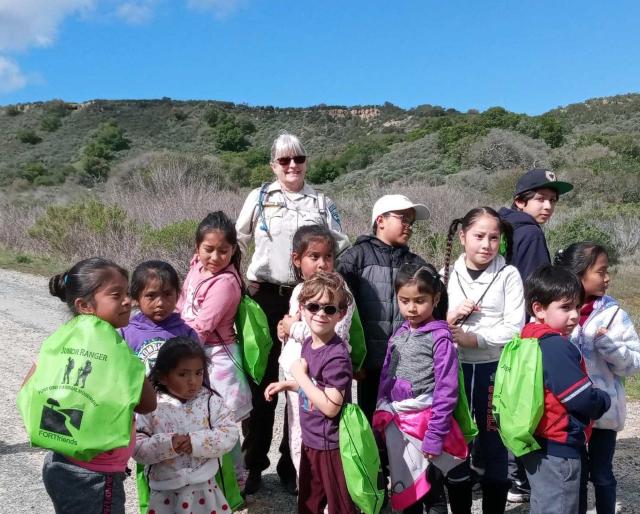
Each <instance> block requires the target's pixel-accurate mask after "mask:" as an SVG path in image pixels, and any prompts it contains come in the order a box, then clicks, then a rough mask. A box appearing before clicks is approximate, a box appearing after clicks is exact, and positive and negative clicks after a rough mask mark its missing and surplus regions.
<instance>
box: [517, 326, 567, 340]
mask: <svg viewBox="0 0 640 514" xmlns="http://www.w3.org/2000/svg"><path fill="white" fill-rule="evenodd" d="M551 334H557V335H562V333H561V332H560V331H559V330H556V329H555V328H551V327H550V326H549V325H547V324H546V323H527V324H526V325H525V326H524V327H523V328H522V333H521V337H535V338H536V339H540V338H541V337H544V336H548V335H551Z"/></svg>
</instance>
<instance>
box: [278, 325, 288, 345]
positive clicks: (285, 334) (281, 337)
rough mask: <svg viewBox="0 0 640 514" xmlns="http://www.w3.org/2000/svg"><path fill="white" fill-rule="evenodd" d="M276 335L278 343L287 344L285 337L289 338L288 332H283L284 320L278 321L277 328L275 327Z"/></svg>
mask: <svg viewBox="0 0 640 514" xmlns="http://www.w3.org/2000/svg"><path fill="white" fill-rule="evenodd" d="M276 330H277V335H278V339H279V340H280V341H282V342H283V343H286V342H287V337H289V332H285V331H284V320H283V319H281V320H280V321H278V326H277V329H276Z"/></svg>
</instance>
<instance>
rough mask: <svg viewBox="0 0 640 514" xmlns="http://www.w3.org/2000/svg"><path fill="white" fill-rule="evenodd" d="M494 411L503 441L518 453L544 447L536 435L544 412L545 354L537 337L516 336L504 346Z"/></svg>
mask: <svg viewBox="0 0 640 514" xmlns="http://www.w3.org/2000/svg"><path fill="white" fill-rule="evenodd" d="M492 411H493V417H494V418H495V420H496V424H497V425H498V431H499V433H500V437H501V438H502V442H503V443H504V445H505V446H506V447H507V448H509V450H511V452H512V453H513V454H514V455H515V456H516V457H521V456H522V455H525V454H527V453H530V452H532V451H535V450H538V449H539V448H540V445H539V444H538V442H537V441H536V439H535V438H534V437H533V434H534V432H535V430H536V428H537V426H538V423H539V422H540V418H542V414H543V412H544V382H543V376H542V354H541V352H540V346H539V344H538V340H537V339H535V338H529V339H521V338H520V337H518V336H516V337H514V338H513V339H512V340H511V341H509V342H508V343H507V345H506V346H505V347H504V349H503V350H502V355H501V356H500V361H499V362H498V369H497V371H496V378H495V383H494V388H493V406H492Z"/></svg>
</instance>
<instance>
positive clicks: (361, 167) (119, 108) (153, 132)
mask: <svg viewBox="0 0 640 514" xmlns="http://www.w3.org/2000/svg"><path fill="white" fill-rule="evenodd" d="M282 130H287V131H289V132H292V133H294V134H297V135H299V136H301V137H302V139H303V141H304V142H305V144H306V145H307V147H308V151H309V153H310V155H311V161H310V169H309V178H310V179H311V180H312V181H313V182H316V183H325V182H335V187H338V188H341V189H342V188H347V189H348V188H350V187H360V185H361V183H362V181H366V183H371V182H373V183H375V184H378V185H384V184H389V183H393V182H401V183H409V182H412V181H415V180H421V181H426V183H428V184H432V185H436V184H443V183H444V182H445V181H448V180H451V176H452V175H458V174H459V175H460V177H464V176H465V175H468V174H472V175H473V176H475V177H476V179H477V181H478V182H479V183H480V184H481V185H484V187H488V188H498V190H500V188H501V187H503V184H502V183H501V180H497V179H496V180H494V179H493V178H492V177H493V176H494V175H496V172H503V171H505V170H511V171H518V170H522V169H525V168H528V167H531V166H533V165H544V166H551V167H553V168H554V169H556V171H558V172H559V173H560V174H562V175H564V174H565V173H566V176H570V177H571V178H572V179H573V180H575V181H577V182H579V183H580V184H581V185H582V186H584V187H582V188H581V191H583V192H588V193H589V195H593V194H600V192H601V191H603V190H606V191H608V194H610V195H612V196H615V197H616V198H618V197H620V199H621V200H623V201H627V202H630V201H638V200H640V186H639V185H638V182H640V181H638V180H637V179H638V176H637V174H638V172H639V170H640V95H624V96H617V97H611V98H603V99H593V100H588V101H586V102H584V103H581V104H575V105H570V106H567V107H564V108H558V109H554V110H552V111H550V112H548V113H546V114H544V115H542V116H527V115H523V114H517V113H512V112H509V111H507V110H505V109H503V108H501V107H494V108H491V109H488V110H486V111H484V112H477V111H473V110H472V111H469V112H467V113H460V112H458V111H456V110H454V109H445V108H443V107H438V106H431V105H422V106H418V107H416V108H413V109H408V110H405V109H401V108H399V107H396V106H394V105H392V104H388V103H387V104H385V105H382V106H355V107H342V106H325V105H319V106H315V107H310V108H297V109H293V108H291V109H289V108H274V107H249V106H246V105H236V104H231V103H224V102H211V101H186V102H180V101H173V100H171V99H162V100H136V101H134V100H131V101H129V100H119V101H105V100H95V101H91V102H87V103H84V104H72V103H67V102H64V101H61V100H55V101H51V102H43V103H33V104H20V105H10V106H5V107H3V108H0V133H2V134H3V137H2V139H0V187H3V188H5V190H10V191H20V190H30V189H33V188H35V187H38V186H55V185H60V184H66V185H67V186H71V185H76V186H77V187H78V188H79V189H81V188H82V187H94V186H96V185H99V184H100V183H103V182H105V181H107V180H109V178H111V179H112V180H119V179H120V176H121V175H122V174H124V175H126V174H127V171H128V170H130V168H131V166H129V163H130V162H136V160H139V159H138V158H139V157H140V156H143V155H145V154H148V152H156V151H169V152H172V153H173V154H175V155H178V156H179V155H186V156H189V158H192V159H203V158H204V159H209V160H210V161H211V162H214V161H215V165H214V167H215V169H216V171H215V173H216V174H221V175H225V176H226V177H227V180H228V183H229V185H235V186H238V187H243V186H253V185H256V184H259V183H260V182H262V181H263V180H265V178H268V177H269V176H270V171H269V169H268V166H267V163H268V150H269V145H270V143H271V141H272V140H273V138H274V137H275V136H276V135H277V134H278V133H279V132H280V131H282ZM456 180H464V179H462V178H456Z"/></svg>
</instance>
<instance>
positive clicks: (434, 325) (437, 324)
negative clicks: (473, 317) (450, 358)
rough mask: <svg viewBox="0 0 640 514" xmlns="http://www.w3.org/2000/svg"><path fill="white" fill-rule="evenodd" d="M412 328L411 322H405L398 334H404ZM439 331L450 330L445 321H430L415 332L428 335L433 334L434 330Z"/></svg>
mask: <svg viewBox="0 0 640 514" xmlns="http://www.w3.org/2000/svg"><path fill="white" fill-rule="evenodd" d="M410 328H411V327H410V326H409V322H408V321H404V322H403V323H402V325H401V326H400V328H399V329H398V333H404V332H406V331H407V330H410ZM439 329H440V330H443V329H446V330H449V324H448V323H447V322H446V321H445V320H439V319H437V320H435V321H430V322H429V323H425V324H424V325H421V326H419V327H418V328H416V329H415V330H417V331H418V332H422V333H423V334H426V333H427V332H433V331H434V330H439Z"/></svg>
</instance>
